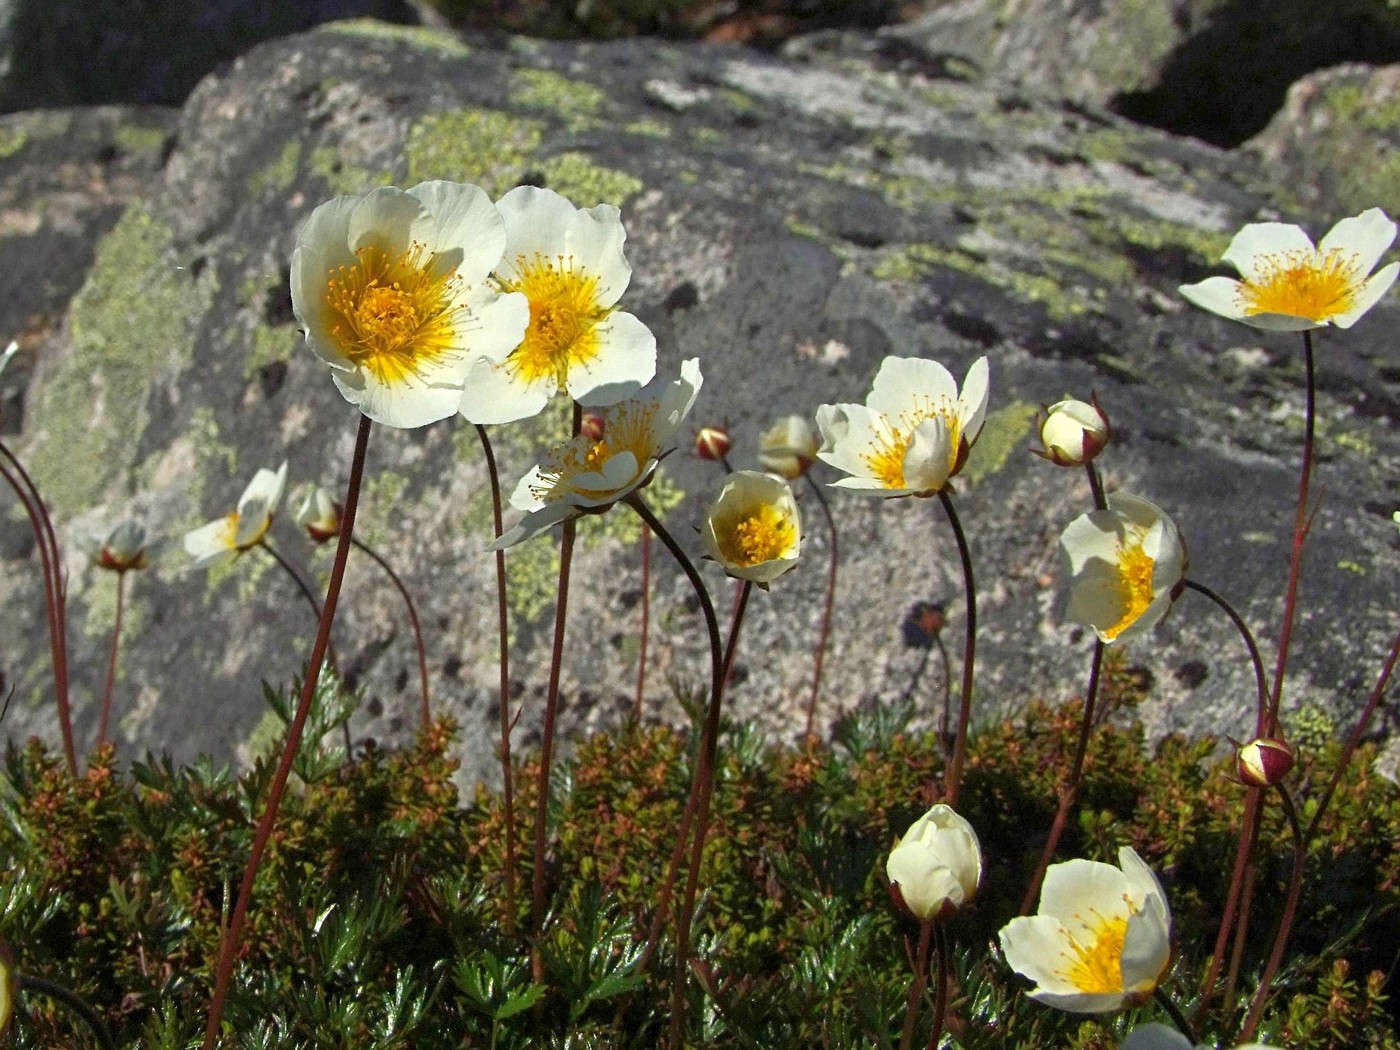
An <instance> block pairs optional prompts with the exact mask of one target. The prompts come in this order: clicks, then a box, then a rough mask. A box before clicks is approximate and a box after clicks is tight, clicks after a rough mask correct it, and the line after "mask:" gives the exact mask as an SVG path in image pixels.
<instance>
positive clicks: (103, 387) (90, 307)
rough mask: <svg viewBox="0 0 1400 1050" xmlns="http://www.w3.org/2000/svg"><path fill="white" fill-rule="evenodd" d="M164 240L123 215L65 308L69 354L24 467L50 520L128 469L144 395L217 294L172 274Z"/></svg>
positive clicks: (209, 270) (184, 272)
mask: <svg viewBox="0 0 1400 1050" xmlns="http://www.w3.org/2000/svg"><path fill="white" fill-rule="evenodd" d="M178 262H179V260H178V257H177V254H176V251H175V247H174V241H173V238H172V236H171V233H170V231H169V230H168V229H167V228H166V227H165V226H163V225H162V224H161V223H159V222H158V221H157V220H156V219H154V218H153V217H152V216H151V215H150V213H148V212H147V211H146V210H145V209H144V208H142V207H141V206H140V205H133V206H132V207H131V208H129V209H127V211H126V212H125V213H124V214H123V215H122V217H121V218H120V219H119V220H118V221H117V224H116V226H114V227H113V228H112V230H111V232H110V233H108V234H107V235H106V236H105V237H104V238H103V239H102V240H101V241H100V242H99V243H98V245H97V251H96V258H95V259H94V261H93V265H92V269H91V270H90V271H89V273H88V278H87V281H86V282H85V283H84V284H83V287H82V288H81V289H80V290H79V291H78V294H77V295H76V296H74V298H73V305H72V309H71V312H70V315H69V316H70V331H71V333H72V347H71V352H70V354H69V355H68V357H67V358H66V359H63V360H62V361H61V363H60V364H59V365H58V367H57V368H56V369H55V370H54V372H53V374H51V375H50V376H49V377H48V378H47V379H46V380H45V381H44V384H43V387H42V390H41V391H40V395H39V403H38V407H37V409H36V411H35V412H34V419H35V420H36V421H38V427H37V432H36V436H35V440H34V444H33V447H32V450H31V453H30V464H31V468H32V472H33V474H34V477H35V480H36V481H37V482H38V484H39V488H40V489H41V490H42V491H43V493H44V496H45V498H46V499H48V501H49V502H50V505H51V507H52V508H53V509H54V511H55V512H56V513H57V514H58V516H60V517H61V516H66V515H71V514H75V513H78V512H80V511H82V510H85V509H86V508H88V507H89V506H92V505H93V504H95V503H98V502H100V501H101V498H102V496H103V495H104V494H105V493H106V492H107V491H108V490H109V489H110V488H112V487H113V486H114V484H116V483H118V482H119V481H120V479H121V477H122V474H123V473H124V472H125V470H126V469H127V468H128V467H129V466H130V465H131V459H132V455H133V453H134V451H135V450H136V449H137V448H139V447H140V439H141V434H142V433H143V432H144V430H145V428H146V422H147V411H146V407H145V406H146V398H147V393H148V391H149V390H150V387H151V385H152V383H153V382H155V381H157V379H159V378H160V377H163V376H164V377H168V376H169V375H170V374H172V373H173V372H175V371H177V370H178V369H179V368H181V367H182V366H183V365H185V364H186V363H187V362H188V361H189V360H190V359H191V358H192V357H193V354H194V336H195V326H196V324H197V323H198V321H199V319H200V318H201V317H203V316H204V314H205V313H206V312H207V311H208V309H209V306H210V303H211V302H212V300H213V296H214V292H215V289H216V286H217V279H216V278H215V275H214V274H215V267H213V266H208V267H205V269H204V271H203V273H201V274H200V276H199V277H198V278H195V277H192V276H191V272H190V270H188V269H186V268H184V267H182V266H180V265H179V264H178Z"/></svg>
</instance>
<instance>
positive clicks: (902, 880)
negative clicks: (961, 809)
mask: <svg viewBox="0 0 1400 1050" xmlns="http://www.w3.org/2000/svg"><path fill="white" fill-rule="evenodd" d="M885 874H886V875H888V876H889V880H890V892H891V893H892V894H893V895H894V896H895V900H896V901H897V902H898V903H899V904H900V905H902V906H903V907H904V909H905V910H906V911H908V912H909V913H910V914H911V915H913V916H914V917H915V918H916V919H936V918H940V917H943V916H946V915H951V914H952V913H953V912H955V911H957V910H958V909H959V908H961V907H962V906H963V905H964V904H967V903H968V902H969V901H971V900H972V898H973V897H975V896H976V895H977V885H978V883H979V882H981V880H982V846H981V843H979V842H978V841H977V832H975V831H973V830H972V825H971V824H969V823H968V822H967V821H966V820H964V819H963V818H962V817H960V816H958V814H957V813H955V812H954V811H953V810H952V808H951V807H949V806H946V805H944V804H943V803H941V802H940V803H939V804H938V805H936V806H934V807H933V808H932V809H930V810H929V811H928V812H927V813H925V814H924V815H923V816H922V817H920V818H919V819H918V820H916V821H914V823H913V824H912V825H911V826H910V828H909V830H908V831H907V832H905V834H904V837H903V838H902V839H900V840H899V842H898V843H897V844H896V845H895V848H894V849H893V850H891V851H890V856H889V859H888V860H887V861H886V862H885Z"/></svg>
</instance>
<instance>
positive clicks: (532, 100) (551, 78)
mask: <svg viewBox="0 0 1400 1050" xmlns="http://www.w3.org/2000/svg"><path fill="white" fill-rule="evenodd" d="M508 90H509V92H510V98H511V101H513V102H515V103H518V104H519V105H522V106H531V107H533V108H536V109H544V110H548V111H549V112H551V113H554V114H555V115H557V116H558V117H559V118H560V119H561V120H563V121H564V125H565V127H567V128H568V129H569V130H570V131H584V130H587V129H589V128H595V127H597V126H598V124H599V120H598V113H599V111H601V110H602V108H603V103H604V102H606V101H607V96H606V95H605V94H604V93H603V89H602V88H600V87H598V86H597V85H596V84H590V83H588V82H587V81H586V80H570V79H569V78H568V77H564V76H560V75H559V74H558V73H553V72H551V71H549V70H547V69H517V70H516V71H515V72H513V73H511V75H510V80H509V83H508Z"/></svg>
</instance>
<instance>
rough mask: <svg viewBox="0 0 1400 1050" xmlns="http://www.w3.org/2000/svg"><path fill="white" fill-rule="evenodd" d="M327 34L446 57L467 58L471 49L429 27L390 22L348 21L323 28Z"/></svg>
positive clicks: (354, 19)
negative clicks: (406, 46) (389, 43)
mask: <svg viewBox="0 0 1400 1050" xmlns="http://www.w3.org/2000/svg"><path fill="white" fill-rule="evenodd" d="M322 29H323V30H324V31H325V32H329V33H344V34H346V35H347V36H360V37H368V38H370V39H373V40H392V41H397V42H399V43H404V44H411V45H412V46H414V47H418V48H422V49H423V50H425V51H437V52H439V53H441V54H444V55H452V56H456V57H464V56H466V55H470V54H471V53H472V49H471V48H470V47H468V46H467V45H466V44H464V43H462V41H460V40H458V39H457V38H456V37H455V36H453V35H452V34H450V33H444V32H442V31H441V30H438V29H430V28H429V27H428V26H400V25H394V24H393V23H391V22H381V21H379V20H378V19H375V18H348V19H345V20H344V21H341V22H331V23H329V24H328V25H325V26H323V27H322Z"/></svg>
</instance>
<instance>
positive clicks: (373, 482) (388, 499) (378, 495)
mask: <svg viewBox="0 0 1400 1050" xmlns="http://www.w3.org/2000/svg"><path fill="white" fill-rule="evenodd" d="M407 489H408V478H407V477H406V476H404V475H403V474H396V473H394V472H393V471H391V470H385V471H381V472H380V473H378V474H376V475H375V476H374V477H372V478H370V479H369V480H367V481H366V482H365V483H364V492H363V494H362V495H361V496H360V503H359V510H358V511H357V512H356V515H355V535H356V536H357V537H358V538H359V539H361V540H363V541H364V542H365V543H367V544H369V545H370V546H371V547H384V548H387V547H389V546H391V545H392V544H393V542H394V539H395V537H396V536H397V535H398V533H399V527H400V524H401V523H400V518H401V517H402V514H401V513H399V514H396V513H395V511H396V510H397V509H400V508H399V507H398V502H399V499H400V497H402V496H403V494H404V492H405V491H406V490H407Z"/></svg>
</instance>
